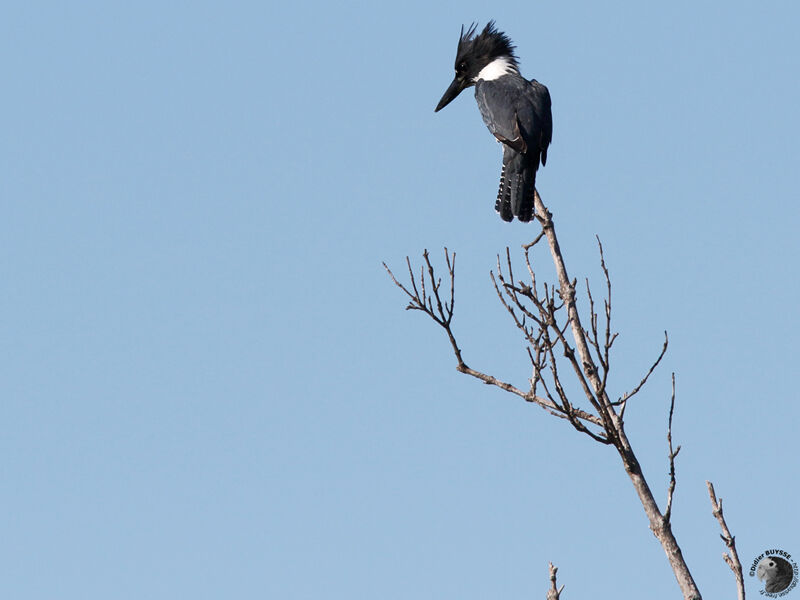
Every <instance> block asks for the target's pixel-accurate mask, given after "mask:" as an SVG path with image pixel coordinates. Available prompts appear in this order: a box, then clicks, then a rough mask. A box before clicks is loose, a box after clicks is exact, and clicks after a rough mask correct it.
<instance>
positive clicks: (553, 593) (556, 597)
mask: <svg viewBox="0 0 800 600" xmlns="http://www.w3.org/2000/svg"><path fill="white" fill-rule="evenodd" d="M547 564H548V568H549V569H550V589H549V590H547V600H560V599H561V592H562V591H563V590H564V584H561V587H558V583H557V582H556V573H558V567H556V566H554V565H553V563H547Z"/></svg>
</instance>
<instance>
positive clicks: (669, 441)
mask: <svg viewBox="0 0 800 600" xmlns="http://www.w3.org/2000/svg"><path fill="white" fill-rule="evenodd" d="M673 412H675V373H673V374H672V399H671V400H670V402H669V421H668V423H669V424H668V425H667V444H668V445H669V489H668V490H667V508H666V510H665V511H664V522H665V523H669V519H670V517H671V516H672V496H673V494H674V493H675V485H676V482H675V457H676V456H678V452H680V451H681V447H680V446H678V448H677V449H676V450H673V449H672V413H673Z"/></svg>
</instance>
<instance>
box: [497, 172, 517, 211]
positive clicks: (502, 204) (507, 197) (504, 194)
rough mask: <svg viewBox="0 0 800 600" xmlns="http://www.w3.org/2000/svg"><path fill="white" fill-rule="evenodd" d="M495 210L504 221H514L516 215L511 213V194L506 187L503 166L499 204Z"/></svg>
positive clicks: (498, 195)
mask: <svg viewBox="0 0 800 600" xmlns="http://www.w3.org/2000/svg"><path fill="white" fill-rule="evenodd" d="M494 209H495V210H496V211H497V213H498V214H499V215H500V218H501V219H503V221H513V220H514V213H513V212H511V193H510V190H509V188H508V186H507V185H506V166H505V165H503V170H502V171H501V172H500V189H499V190H498V191H497V202H495V204H494Z"/></svg>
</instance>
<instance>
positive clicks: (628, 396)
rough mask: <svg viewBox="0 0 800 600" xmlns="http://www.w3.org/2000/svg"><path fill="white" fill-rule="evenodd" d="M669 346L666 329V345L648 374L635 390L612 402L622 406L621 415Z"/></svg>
mask: <svg viewBox="0 0 800 600" xmlns="http://www.w3.org/2000/svg"><path fill="white" fill-rule="evenodd" d="M667 346H669V337H668V336H667V332H666V331H665V332H664V345H663V346H662V347H661V353H660V354H659V355H658V358H657V359H656V361H655V362H654V363H653V364H652V365H651V366H650V369H649V370H648V371H647V374H646V375H645V376H644V377H643V378H642V380H641V381H640V382H639V384H638V385H637V386H636V387H635V388H633V391H631V392H627V393H626V394H625V395H624V396H622V397H621V398H620V399H619V400H617V401H616V402H613V403H612V404H613V405H614V406H621V407H622V408H621V409H620V417H622V416H623V415H624V414H625V407H626V406H627V404H628V400H630V399H631V398H633V397H634V396H635V395H636V394H638V393H639V390H641V389H642V387H643V386H644V384H645V383H647V380H648V379H649V378H650V375H652V374H653V371H655V370H656V367H657V366H658V364H659V363H660V362H661V359H662V358H664V355H665V354H666V353H667Z"/></svg>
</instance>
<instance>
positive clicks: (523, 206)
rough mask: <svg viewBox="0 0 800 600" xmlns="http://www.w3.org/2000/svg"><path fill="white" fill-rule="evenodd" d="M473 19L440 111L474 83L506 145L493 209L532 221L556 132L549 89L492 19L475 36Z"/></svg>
mask: <svg viewBox="0 0 800 600" xmlns="http://www.w3.org/2000/svg"><path fill="white" fill-rule="evenodd" d="M475 32H476V25H475V24H473V25H472V26H471V27H470V28H469V29H468V30H467V31H466V33H465V32H464V27H463V26H462V27H461V34H460V36H459V39H458V49H457V51H456V62H455V67H456V76H455V79H453V82H452V83H451V84H450V87H448V88H447V91H446V92H445V93H444V96H442V99H441V100H440V101H439V104H438V105H437V106H436V111H435V112H439V111H440V110H442V109H443V108H444V107H445V106H447V105H448V104H449V103H450V102H452V101H453V99H454V98H455V97H456V96H458V95H459V94H460V93H461V92H462V91H463V90H465V89H466V88H468V87H470V86H473V85H474V86H475V99H476V100H477V101H478V108H479V109H480V111H481V116H482V117H483V122H484V123H486V126H487V127H488V128H489V131H491V132H492V134H493V135H494V137H495V138H497V141H498V142H501V143H502V144H503V170H502V172H501V174H500V191H499V192H498V193H497V203H496V204H495V210H496V211H497V212H498V213H500V217H501V218H502V219H503V220H504V221H513V220H514V217H517V218H518V219H519V220H520V221H530V220H531V218H532V217H533V194H534V189H535V186H536V171H537V169H538V168H539V162H540V161H541V164H542V165H544V164H545V163H546V162H547V147H548V146H549V145H550V140H551V139H552V137H553V115H552V113H551V111H550V92H549V91H548V90H547V88H546V87H545V86H543V85H542V84H541V83H539V82H538V81H536V80H535V79H531V80H530V81H528V80H527V79H525V78H524V77H523V76H522V75H520V73H519V65H518V63H517V57H516V56H515V55H514V45H513V44H512V43H511V40H510V39H509V38H508V36H506V34H504V33H502V32H500V31H497V29H496V28H495V24H494V21H489V23H488V24H487V25H486V27H484V28H483V31H481V32H480V33H478V34H477V35H476V33H475Z"/></svg>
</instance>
